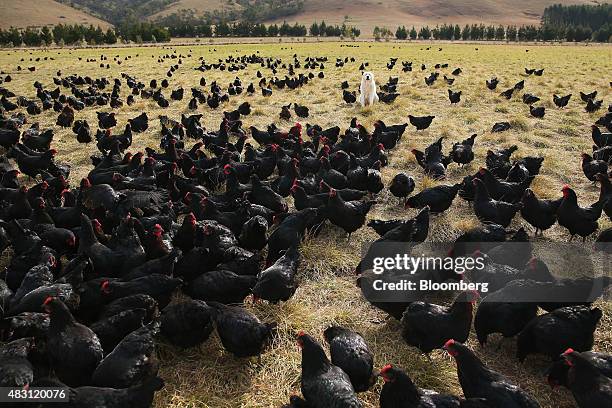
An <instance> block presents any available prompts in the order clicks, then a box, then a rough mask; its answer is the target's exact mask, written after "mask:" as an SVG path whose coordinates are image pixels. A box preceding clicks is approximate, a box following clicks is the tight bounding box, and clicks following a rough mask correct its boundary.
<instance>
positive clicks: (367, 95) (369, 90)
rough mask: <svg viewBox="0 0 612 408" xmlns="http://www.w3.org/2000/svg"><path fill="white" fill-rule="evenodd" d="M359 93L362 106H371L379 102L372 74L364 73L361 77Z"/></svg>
mask: <svg viewBox="0 0 612 408" xmlns="http://www.w3.org/2000/svg"><path fill="white" fill-rule="evenodd" d="M359 92H360V95H359V103H360V104H361V106H369V105H373V104H374V103H376V102H378V95H377V94H376V81H375V80H374V74H372V73H371V72H364V73H363V76H362V77H361V85H360V86H359Z"/></svg>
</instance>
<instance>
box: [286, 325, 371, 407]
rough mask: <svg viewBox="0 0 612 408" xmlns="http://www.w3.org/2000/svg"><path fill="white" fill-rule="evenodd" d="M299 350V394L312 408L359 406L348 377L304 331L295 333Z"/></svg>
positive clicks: (360, 405) (361, 405)
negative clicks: (300, 372) (300, 358)
mask: <svg viewBox="0 0 612 408" xmlns="http://www.w3.org/2000/svg"><path fill="white" fill-rule="evenodd" d="M298 344H299V346H300V347H301V349H302V379H301V388H302V395H304V398H306V401H307V402H308V405H309V406H311V407H312V408H341V407H342V408H362V407H363V404H362V403H361V401H359V399H357V396H356V395H355V390H354V388H353V386H352V384H351V380H350V378H349V376H348V375H347V374H346V373H345V372H344V371H342V369H341V368H339V367H337V366H335V365H333V364H331V363H330V362H329V359H328V358H327V356H326V355H325V351H324V350H323V347H321V345H320V344H319V343H317V341H316V340H315V339H314V338H312V337H311V336H309V335H307V334H305V333H304V332H299V333H298Z"/></svg>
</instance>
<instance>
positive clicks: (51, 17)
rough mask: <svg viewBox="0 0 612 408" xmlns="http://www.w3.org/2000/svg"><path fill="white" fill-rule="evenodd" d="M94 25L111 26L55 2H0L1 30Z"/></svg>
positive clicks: (40, 0) (16, 0)
mask: <svg viewBox="0 0 612 408" xmlns="http://www.w3.org/2000/svg"><path fill="white" fill-rule="evenodd" d="M60 23H63V24H74V23H78V24H93V25H94V26H98V25H99V26H100V27H102V28H107V27H109V26H110V24H109V23H107V22H106V21H102V20H100V19H98V18H96V17H93V16H91V15H89V14H87V13H84V12H82V11H79V10H76V9H75V8H72V7H70V6H67V5H64V4H60V3H58V2H56V1H53V0H0V28H9V27H11V26H13V27H19V28H21V27H28V26H35V27H42V26H44V25H49V24H53V25H55V24H60Z"/></svg>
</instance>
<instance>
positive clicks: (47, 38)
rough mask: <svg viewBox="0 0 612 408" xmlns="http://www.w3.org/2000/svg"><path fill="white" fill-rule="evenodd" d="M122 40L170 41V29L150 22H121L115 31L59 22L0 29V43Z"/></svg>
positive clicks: (28, 43) (33, 44)
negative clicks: (56, 23)
mask: <svg viewBox="0 0 612 408" xmlns="http://www.w3.org/2000/svg"><path fill="white" fill-rule="evenodd" d="M119 40H121V41H123V42H128V41H132V42H138V43H140V42H166V41H170V33H169V32H168V30H166V29H165V28H162V27H159V26H156V25H154V24H151V23H137V24H122V25H121V26H119V27H118V28H117V29H116V31H115V30H112V29H110V28H109V29H107V30H106V31H103V30H102V28H100V27H94V26H93V25H90V26H85V25H79V24H72V25H70V24H58V25H56V26H54V27H53V28H49V27H47V26H44V27H42V28H40V29H37V28H31V27H28V28H26V29H22V30H19V29H17V28H14V27H11V28H10V29H8V30H2V29H0V45H2V46H13V47H18V46H21V45H22V44H23V45H26V46H29V47H38V46H45V45H52V44H54V43H55V44H56V45H60V46H61V45H81V44H89V45H97V44H116V43H117V42H118V41H119Z"/></svg>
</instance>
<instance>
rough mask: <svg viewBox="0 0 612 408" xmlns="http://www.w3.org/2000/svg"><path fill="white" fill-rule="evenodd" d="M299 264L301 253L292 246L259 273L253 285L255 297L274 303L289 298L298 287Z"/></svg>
mask: <svg viewBox="0 0 612 408" xmlns="http://www.w3.org/2000/svg"><path fill="white" fill-rule="evenodd" d="M299 265H300V253H299V251H298V249H297V248H296V247H295V246H292V247H291V248H289V249H288V250H287V251H286V252H285V254H284V255H283V256H282V257H280V258H279V259H278V260H277V261H276V262H275V263H274V264H273V265H272V266H270V267H268V268H267V269H265V270H263V271H261V272H260V273H259V276H258V277H257V283H256V284H255V287H253V296H254V298H259V299H264V300H267V301H269V302H272V303H277V302H279V301H281V300H282V301H285V302H286V301H287V300H289V298H291V296H293V294H294V293H295V291H296V290H297V287H298V282H297V279H296V274H297V271H298V267H299Z"/></svg>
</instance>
